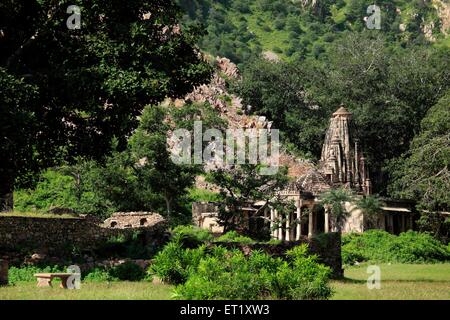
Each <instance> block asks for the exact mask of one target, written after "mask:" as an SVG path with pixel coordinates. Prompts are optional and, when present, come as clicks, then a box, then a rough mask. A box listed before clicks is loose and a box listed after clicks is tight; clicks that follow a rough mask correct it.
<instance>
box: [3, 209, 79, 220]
mask: <svg viewBox="0 0 450 320" xmlns="http://www.w3.org/2000/svg"><path fill="white" fill-rule="evenodd" d="M0 217H22V218H46V219H55V218H57V219H77V217H75V216H73V215H70V214H52V213H46V212H20V211H13V212H2V213H0Z"/></svg>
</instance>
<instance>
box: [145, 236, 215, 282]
mask: <svg viewBox="0 0 450 320" xmlns="http://www.w3.org/2000/svg"><path fill="white" fill-rule="evenodd" d="M205 250H206V248H205V246H200V247H199V248H196V249H184V248H183V247H182V245H181V243H180V242H178V241H173V242H170V243H169V244H167V245H166V246H165V247H164V249H163V250H162V251H161V252H159V253H158V254H157V255H156V257H155V259H154V260H153V264H152V265H151V266H150V268H149V274H150V275H157V276H158V277H159V278H160V279H161V280H162V281H164V282H167V283H171V284H180V283H184V282H185V281H186V280H187V278H188V275H189V272H190V271H191V270H192V269H195V268H197V266H198V264H199V262H200V259H201V258H202V257H204V255H205Z"/></svg>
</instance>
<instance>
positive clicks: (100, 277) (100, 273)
mask: <svg viewBox="0 0 450 320" xmlns="http://www.w3.org/2000/svg"><path fill="white" fill-rule="evenodd" d="M82 276H83V274H82ZM83 280H84V281H88V282H111V281H117V280H119V279H117V278H114V277H113V276H111V274H110V273H109V272H108V270H106V269H105V268H94V269H92V270H91V271H90V272H89V273H88V274H86V275H85V276H84V277H83Z"/></svg>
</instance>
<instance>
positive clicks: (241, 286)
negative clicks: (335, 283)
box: [149, 241, 332, 299]
mask: <svg viewBox="0 0 450 320" xmlns="http://www.w3.org/2000/svg"><path fill="white" fill-rule="evenodd" d="M287 257H288V259H287V261H283V260H281V259H280V258H272V257H270V256H269V255H267V254H264V253H262V252H258V251H255V252H252V254H250V256H248V257H246V256H245V255H244V254H243V253H242V252H240V251H238V250H227V249H225V248H223V247H220V246H214V247H212V248H209V249H208V248H206V247H205V246H200V247H198V248H195V249H190V248H187V249H185V248H183V246H182V245H181V244H180V243H179V242H177V241H173V242H171V243H169V244H168V245H167V246H166V247H165V248H164V249H163V250H162V251H161V252H160V253H159V254H158V255H157V256H156V258H155V260H154V263H153V265H152V266H151V268H150V270H149V272H150V273H151V274H154V275H157V276H158V277H159V278H161V279H162V280H163V281H165V282H167V283H173V284H177V285H178V286H177V287H176V289H175V297H176V298H179V299H262V298H277V299H326V298H329V297H330V296H331V293H332V291H331V288H330V287H329V285H328V278H329V276H330V269H329V268H328V267H325V266H323V265H320V264H319V263H318V262H317V257H316V256H308V255H307V247H306V246H298V247H296V248H294V249H292V250H291V251H289V252H288V253H287Z"/></svg>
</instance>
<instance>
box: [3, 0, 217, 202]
mask: <svg viewBox="0 0 450 320" xmlns="http://www.w3.org/2000/svg"><path fill="white" fill-rule="evenodd" d="M72 5H78V6H79V7H78V8H75V9H74V7H69V6H72ZM78 9H79V12H80V13H81V16H80V19H81V20H80V21H81V23H80V25H79V27H80V28H75V29H74V28H72V27H73V26H74V25H75V24H74V21H76V18H77V13H78ZM67 12H69V13H67ZM74 15H75V16H74ZM180 15H181V12H180V9H179V7H178V6H177V5H176V4H175V2H174V1H172V0H130V1H110V0H92V1H81V0H75V1H72V0H71V1H68V0H63V1H57V2H55V1H51V0H41V1H37V0H35V1H19V0H7V1H3V2H2V4H0V74H1V81H2V90H1V91H0V93H1V95H0V102H1V105H0V108H1V110H2V117H1V120H0V121H1V124H4V123H6V124H11V125H12V124H17V125H16V126H15V128H14V131H15V132H14V133H11V132H7V131H8V130H7V129H3V126H2V129H1V130H2V131H0V134H1V136H0V141H1V145H0V151H1V154H2V155H5V154H7V155H8V156H7V157H3V156H2V161H1V163H0V199H6V198H8V199H9V200H8V201H5V200H1V203H0V207H3V208H5V207H6V208H10V207H11V199H10V197H6V195H7V194H11V192H12V189H13V184H14V182H15V181H16V180H17V179H16V178H17V177H18V176H19V175H20V174H21V173H20V171H21V170H23V169H31V170H32V169H37V168H39V167H42V166H46V165H48V164H50V163H52V162H54V160H55V159H57V158H60V157H64V158H66V159H71V158H73V157H75V156H79V155H87V156H90V157H95V158H101V157H103V155H104V154H105V153H106V152H107V151H108V149H109V147H110V142H111V138H112V137H117V139H118V141H119V146H121V147H124V146H125V145H126V138H127V136H128V135H129V134H130V132H131V130H132V129H133V128H134V127H135V126H136V125H137V116H138V115H139V113H140V112H141V110H142V109H143V106H144V105H147V104H156V103H158V102H160V101H162V100H163V99H164V98H165V97H167V96H169V97H180V96H183V95H185V94H186V93H188V92H190V91H191V90H192V88H193V87H194V86H196V85H198V84H200V83H203V82H206V81H207V80H208V79H209V78H210V74H211V67H210V66H209V65H208V64H207V63H206V62H205V61H204V60H203V59H202V57H201V54H200V53H199V50H197V48H196V46H195V43H196V41H197V40H198V36H199V35H201V34H202V32H201V31H200V30H199V28H190V29H188V30H183V31H180V30H179V27H178V21H179V18H180ZM68 26H71V28H69V27H68ZM75 26H76V25H75ZM16 97H17V98H16ZM12 108H17V114H16V113H15V112H12V111H11V110H12ZM6 128H8V126H6Z"/></svg>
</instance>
